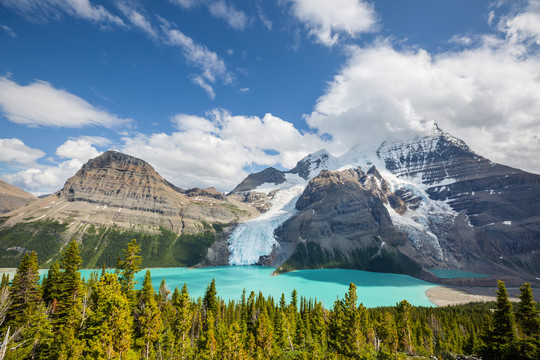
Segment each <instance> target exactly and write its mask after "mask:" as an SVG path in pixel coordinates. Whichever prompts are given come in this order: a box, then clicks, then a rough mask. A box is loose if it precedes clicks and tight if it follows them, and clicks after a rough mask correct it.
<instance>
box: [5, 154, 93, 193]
mask: <svg viewBox="0 0 540 360" xmlns="http://www.w3.org/2000/svg"><path fill="white" fill-rule="evenodd" d="M83 164H84V163H83V162H82V161H80V160H78V159H71V160H67V161H64V162H62V163H60V164H58V165H56V166H41V167H32V168H29V169H26V170H23V171H19V172H17V173H15V174H9V175H4V176H3V178H4V180H6V181H7V182H8V183H10V184H12V185H15V186H18V187H20V188H23V189H24V190H26V191H28V192H30V193H32V194H34V195H38V196H39V195H43V194H50V193H53V192H55V191H57V190H60V189H61V188H62V187H63V186H64V183H65V182H66V179H68V178H70V177H71V176H73V175H75V173H76V172H77V171H78V170H79V169H80V168H81V167H82V166H83Z"/></svg>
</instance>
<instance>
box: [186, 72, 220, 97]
mask: <svg viewBox="0 0 540 360" xmlns="http://www.w3.org/2000/svg"><path fill="white" fill-rule="evenodd" d="M191 81H192V82H193V83H194V84H195V85H198V86H200V87H201V88H202V89H203V90H204V91H206V93H207V94H208V97H209V98H210V99H212V100H214V99H215V98H216V93H215V92H214V88H213V87H212V85H210V84H209V83H208V82H206V81H205V80H204V79H203V78H202V77H201V76H198V75H196V76H192V77H191Z"/></svg>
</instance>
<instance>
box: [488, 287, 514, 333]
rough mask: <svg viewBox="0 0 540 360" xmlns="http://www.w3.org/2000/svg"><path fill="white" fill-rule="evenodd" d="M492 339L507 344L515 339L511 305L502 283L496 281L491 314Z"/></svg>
mask: <svg viewBox="0 0 540 360" xmlns="http://www.w3.org/2000/svg"><path fill="white" fill-rule="evenodd" d="M491 336H492V338H493V340H494V341H496V342H499V343H505V342H506V343H509V342H511V341H513V340H514V339H515V338H516V331H515V321H514V313H513V311H512V303H510V300H509V299H508V293H507V292H506V287H505V286H504V282H503V281H500V280H499V281H498V289H497V304H496V308H495V312H494V313H493V330H492V335H491Z"/></svg>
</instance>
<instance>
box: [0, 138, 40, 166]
mask: <svg viewBox="0 0 540 360" xmlns="http://www.w3.org/2000/svg"><path fill="white" fill-rule="evenodd" d="M43 156H45V153H44V152H43V151H41V150H39V149H33V148H31V147H29V146H27V145H25V144H24V142H22V140H19V139H15V138H14V139H0V162H4V163H8V164H22V165H28V164H33V163H35V161H36V160H37V159H39V158H41V157H43Z"/></svg>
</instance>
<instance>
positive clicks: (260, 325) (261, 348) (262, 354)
mask: <svg viewBox="0 0 540 360" xmlns="http://www.w3.org/2000/svg"><path fill="white" fill-rule="evenodd" d="M272 337H273V331H272V326H271V323H270V319H269V318H268V313H267V311H266V308H263V310H262V312H261V313H260V314H259V318H258V321H257V336H256V339H255V341H256V343H257V345H256V346H257V350H256V352H257V359H270V358H272V354H273V352H272V343H273V338H272Z"/></svg>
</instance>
